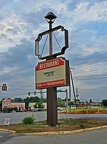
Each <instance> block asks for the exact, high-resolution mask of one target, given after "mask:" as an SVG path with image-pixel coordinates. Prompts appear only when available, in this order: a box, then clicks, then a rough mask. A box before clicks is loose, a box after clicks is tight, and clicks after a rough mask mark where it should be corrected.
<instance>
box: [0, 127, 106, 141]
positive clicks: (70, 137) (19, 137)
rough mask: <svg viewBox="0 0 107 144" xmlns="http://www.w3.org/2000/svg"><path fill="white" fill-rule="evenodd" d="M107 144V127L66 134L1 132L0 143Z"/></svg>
mask: <svg viewBox="0 0 107 144" xmlns="http://www.w3.org/2000/svg"><path fill="white" fill-rule="evenodd" d="M15 143H17V144H107V128H104V129H97V130H92V131H85V132H81V133H74V134H66V135H49V134H48V135H39V136H38V135H33V136H31V135H24V134H12V133H10V132H0V144H15Z"/></svg>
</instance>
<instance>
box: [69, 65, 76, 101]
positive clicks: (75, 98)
mask: <svg viewBox="0 0 107 144" xmlns="http://www.w3.org/2000/svg"><path fill="white" fill-rule="evenodd" d="M71 69H74V68H70V76H71V82H72V89H73V94H74V101H75V103H76V95H75V87H74V81H73V76H72V71H71ZM69 91H70V93H69V94H70V95H69V96H70V99H71V86H69Z"/></svg>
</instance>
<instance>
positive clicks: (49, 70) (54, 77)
mask: <svg viewBox="0 0 107 144" xmlns="http://www.w3.org/2000/svg"><path fill="white" fill-rule="evenodd" d="M64 85H66V60H65V59H63V58H56V59H52V60H48V61H44V62H40V63H38V65H37V67H36V89H43V88H44V89H45V88H49V87H58V86H64Z"/></svg>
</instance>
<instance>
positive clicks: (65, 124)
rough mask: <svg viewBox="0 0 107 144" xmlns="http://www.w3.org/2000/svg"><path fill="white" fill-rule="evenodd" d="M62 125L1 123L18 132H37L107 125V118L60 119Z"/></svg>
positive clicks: (41, 122)
mask: <svg viewBox="0 0 107 144" xmlns="http://www.w3.org/2000/svg"><path fill="white" fill-rule="evenodd" d="M59 123H60V125H58V126H48V125H47V124H46V121H40V122H35V124H33V125H24V124H11V125H9V126H5V125H1V126H0V128H2V129H8V130H13V131H16V132H17V133H34V132H35V133H37V132H51V131H72V130H78V129H85V128H93V127H98V126H104V125H107V121H106V120H91V119H68V118H66V119H60V120H59Z"/></svg>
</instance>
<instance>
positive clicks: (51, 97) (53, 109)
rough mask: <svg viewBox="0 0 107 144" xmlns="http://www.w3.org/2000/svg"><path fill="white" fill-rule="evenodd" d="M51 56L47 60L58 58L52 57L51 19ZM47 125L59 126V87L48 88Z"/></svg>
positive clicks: (50, 28)
mask: <svg viewBox="0 0 107 144" xmlns="http://www.w3.org/2000/svg"><path fill="white" fill-rule="evenodd" d="M48 19H49V21H48V23H49V30H50V32H49V56H50V57H48V58H47V59H46V60H51V59H53V58H56V56H52V31H51V30H52V23H53V21H52V20H51V18H49V17H48ZM47 124H48V125H50V126H56V125H57V124H58V118H57V87H51V88H47Z"/></svg>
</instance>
